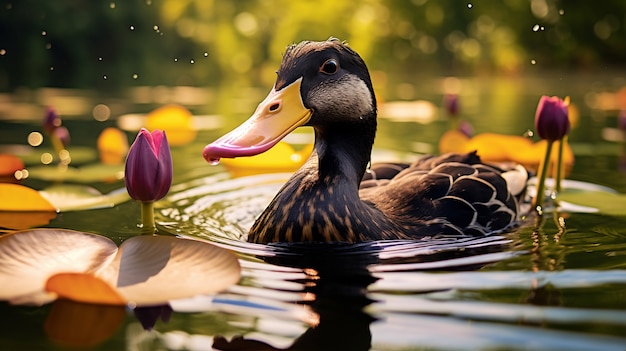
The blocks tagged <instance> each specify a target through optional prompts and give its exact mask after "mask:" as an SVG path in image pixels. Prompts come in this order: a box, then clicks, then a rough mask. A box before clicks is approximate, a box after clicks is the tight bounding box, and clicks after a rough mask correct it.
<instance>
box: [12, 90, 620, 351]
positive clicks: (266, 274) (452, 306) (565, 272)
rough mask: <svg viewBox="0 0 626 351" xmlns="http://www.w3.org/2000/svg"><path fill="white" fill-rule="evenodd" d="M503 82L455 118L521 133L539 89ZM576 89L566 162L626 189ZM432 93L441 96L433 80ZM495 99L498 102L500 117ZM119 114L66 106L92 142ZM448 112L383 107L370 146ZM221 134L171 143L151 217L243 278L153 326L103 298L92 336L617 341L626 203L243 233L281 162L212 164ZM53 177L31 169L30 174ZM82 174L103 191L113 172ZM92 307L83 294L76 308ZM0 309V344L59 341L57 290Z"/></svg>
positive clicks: (134, 342) (400, 154)
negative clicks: (461, 231) (382, 236)
mask: <svg viewBox="0 0 626 351" xmlns="http://www.w3.org/2000/svg"><path fill="white" fill-rule="evenodd" d="M580 79H581V80H582V78H580ZM597 79H598V81H603V80H602V79H604V78H597ZM572 81H577V80H576V79H574V78H571V79H570V82H568V83H571V82H572ZM527 83H528V82H527ZM467 84H471V86H474V87H478V86H483V89H484V86H485V85H488V84H486V83H484V82H478V81H471V82H469V83H467ZM546 84H548V85H549V84H550V83H549V82H548V83H546ZM503 85H504V86H506V87H507V88H511V85H509V84H507V83H506V82H505V83H502V82H500V83H498V84H494V85H492V87H494V89H495V90H489V89H487V90H481V89H478V90H472V92H471V93H470V94H468V95H467V96H465V100H461V102H462V106H464V107H465V108H466V110H464V111H465V114H464V118H467V119H469V120H470V121H471V122H472V123H473V124H474V126H475V129H477V130H479V131H485V130H491V127H492V128H493V129H495V130H494V131H497V132H507V133H511V134H518V135H521V134H522V133H524V132H525V131H526V130H527V129H528V128H532V114H533V112H534V107H535V104H536V101H537V100H538V97H537V96H535V95H534V93H533V92H530V90H532V89H531V88H530V86H533V85H532V84H530V83H529V84H521V86H522V88H520V89H522V90H521V91H517V92H516V93H514V94H512V95H511V96H513V97H511V98H510V99H498V101H501V103H502V104H504V105H502V104H498V103H496V102H492V103H491V104H489V105H483V104H482V103H481V102H483V101H485V99H486V97H487V96H489V94H495V91H496V90H497V91H499V90H498V89H499V88H501V87H502V86H503ZM570 85H571V84H570ZM573 85H576V84H573ZM541 86H546V85H545V84H544V85H541ZM568 86H569V85H568ZM596 86H597V85H596ZM584 93H589V92H588V91H585V92H584ZM584 93H580V94H579V95H577V96H573V101H576V102H578V104H579V106H580V108H581V117H580V120H579V126H578V127H577V128H576V129H574V131H573V134H572V143H573V148H574V149H575V150H576V151H577V154H578V157H577V158H576V163H575V165H574V167H573V169H572V173H571V174H570V176H569V178H571V179H576V180H579V181H583V182H589V183H595V184H600V185H604V186H609V187H611V188H614V189H616V190H617V191H619V192H621V193H624V192H626V177H624V176H623V174H622V173H621V172H620V171H619V170H618V165H619V163H620V158H619V156H618V150H619V148H618V145H617V144H615V143H612V142H608V141H606V140H604V139H602V137H601V136H600V135H601V131H602V129H603V128H606V127H611V126H613V125H614V120H613V117H612V116H613V114H612V112H610V111H608V112H607V111H604V110H598V109H592V108H591V107H588V106H587V105H586V103H585V102H584V101H586V100H585V98H584ZM595 93H597V92H595ZM589 94H591V93H589ZM572 95H573V94H572ZM589 99H591V98H590V97H587V100H589ZM431 100H432V101H434V102H437V101H439V100H438V97H436V96H434V95H433V96H431ZM249 110H250V111H253V106H251V108H250V109H249ZM503 111H509V115H507V118H504V117H502V112H503ZM487 116H495V117H493V118H491V119H489V118H487ZM511 116H514V117H511ZM242 117H243V116H242ZM35 118H39V117H33V119H31V120H26V121H16V120H1V121H0V128H1V132H0V133H2V140H1V141H0V142H2V143H3V144H19V143H22V144H25V143H26V138H27V136H28V134H29V133H30V132H31V131H33V130H38V128H39V126H38V121H37V120H36V119H35ZM529 120H530V121H529ZM114 122H115V118H112V119H111V120H109V121H107V122H105V123H100V122H94V121H93V120H90V119H89V118H87V117H86V116H77V117H75V118H69V119H67V120H64V125H65V126H67V127H68V129H69V130H70V132H72V137H73V142H74V143H76V144H77V145H79V146H87V147H89V148H94V147H95V136H96V135H97V133H98V132H99V131H100V130H101V129H102V128H103V127H104V126H105V125H106V126H109V125H113V124H114ZM446 125H447V123H446V121H445V120H442V119H439V120H436V121H435V122H433V123H430V124H427V125H420V124H417V123H411V122H393V121H389V120H384V119H381V121H380V125H379V138H378V139H377V150H376V154H375V158H387V157H392V158H402V159H405V158H411V157H413V155H412V154H411V152H412V151H416V150H415V148H420V150H421V149H423V148H425V147H426V148H428V147H430V148H431V149H434V145H435V142H436V140H437V137H438V135H440V134H441V132H442V131H443V130H445V128H446ZM230 127H232V126H225V127H224V128H223V129H225V130H228V129H230ZM78 131H80V132H78ZM220 134H221V131H215V130H213V131H202V132H201V133H200V134H199V136H198V138H197V139H196V140H195V141H194V142H193V143H192V144H190V145H186V146H182V147H175V148H173V159H174V163H175V182H174V183H175V184H174V186H173V187H172V189H171V192H170V194H169V195H168V197H167V198H166V199H165V200H164V201H161V202H159V203H158V204H157V221H158V224H159V225H158V226H159V229H160V230H161V231H162V232H169V233H174V234H178V235H182V236H189V237H193V238H200V239H203V240H209V241H211V242H213V243H215V244H216V245H219V246H222V247H225V248H228V249H230V250H232V251H234V252H235V253H237V255H238V256H239V258H240V262H241V265H242V268H243V272H242V280H241V282H240V283H239V284H238V285H236V286H234V287H232V288H230V289H229V290H227V291H225V292H223V293H220V294H217V295H215V296H202V297H196V298H193V299H189V300H181V301H173V302H171V304H170V308H171V310H172V312H171V315H170V316H169V319H168V318H167V315H168V313H169V312H167V311H168V309H167V308H162V309H159V310H158V311H156V312H155V313H157V315H162V316H163V317H164V319H165V320H161V319H158V320H156V324H155V326H154V329H153V330H152V331H146V330H144V328H143V327H142V326H141V324H140V323H139V321H138V319H137V318H136V316H135V315H134V314H133V312H132V311H130V310H126V311H123V313H122V317H121V319H120V320H115V321H116V322H115V323H117V324H112V323H111V324H112V325H111V326H109V322H110V321H112V320H114V318H113V317H111V319H107V318H105V317H104V316H117V315H116V313H117V312H116V311H98V313H101V316H102V317H101V318H100V321H99V326H98V330H100V331H107V330H108V329H107V328H109V329H110V331H109V334H108V335H106V337H105V338H104V339H103V340H101V342H100V343H98V344H97V345H95V346H93V347H91V349H96V350H120V349H127V350H163V349H168V350H183V349H186V350H211V349H212V345H214V343H215V346H216V348H219V349H223V350H227V349H236V350H250V349H254V348H252V346H251V345H253V346H255V347H257V348H256V349H289V350H324V349H326V350H370V349H371V350H424V349H436V350H467V349H473V350H480V349H490V350H492V349H519V350H590V349H593V350H624V349H626V337H625V336H624V334H623V330H624V329H625V328H626V225H625V224H626V218H624V217H622V216H608V215H603V214H594V213H577V212H575V213H569V212H563V213H554V212H549V214H548V215H546V216H545V218H544V219H543V221H540V222H538V221H537V220H536V218H533V217H530V218H528V219H527V220H526V221H525V222H524V223H523V224H522V225H521V226H520V227H519V228H517V229H516V230H514V231H512V232H511V233H504V234H498V235H493V236H490V237H487V238H476V239H466V240H446V239H440V240H432V241H386V242H370V243H363V244H358V245H328V244H319V245H302V244H272V245H256V244H250V243H247V242H245V237H246V233H247V230H248V228H249V227H250V225H251V224H252V222H253V221H254V218H255V216H256V215H258V214H259V213H260V212H261V211H262V210H263V208H264V207H265V206H266V204H267V203H268V202H269V201H270V200H271V198H272V197H273V195H274V194H275V193H276V192H277V191H278V189H279V188H280V186H281V185H282V183H283V182H284V181H286V180H287V179H288V177H289V174H287V173H281V174H266V175H255V176H249V177H241V178H232V177H231V176H230V175H229V174H228V173H226V172H225V171H224V168H222V166H210V165H209V164H207V163H206V161H205V160H204V159H202V156H201V151H202V148H203V146H204V145H205V144H206V143H208V142H210V141H212V140H214V139H215V138H216V137H218V136H219V135H220ZM128 135H129V137H132V133H129V134H128ZM417 142H420V144H416V143H417ZM407 145H408V146H407ZM72 158H73V160H78V159H79V157H78V156H72ZM73 162H74V161H73ZM76 162H78V165H79V166H80V165H84V164H88V163H89V162H91V161H83V162H81V161H76ZM51 183H52V182H51V181H45V180H41V179H35V178H31V179H28V180H27V181H26V184H28V185H29V186H32V187H35V188H44V187H46V186H48V185H50V184H51ZM90 185H92V186H94V187H95V188H97V189H98V190H100V191H101V192H104V193H106V192H109V191H112V190H115V189H119V188H120V187H122V186H123V183H122V182H119V181H117V182H104V181H103V182H93V183H91V184H90ZM138 220H139V205H138V204H136V203H134V202H126V203H123V204H120V205H118V206H115V207H112V208H103V209H98V210H90V211H80V212H65V213H61V214H59V216H57V217H56V218H55V219H54V220H53V221H52V222H51V223H50V224H49V225H48V226H49V227H63V228H70V229H76V230H81V231H88V232H95V233H99V234H102V235H106V236H108V237H110V238H112V239H113V240H114V241H116V242H117V243H121V242H123V241H124V240H125V239H126V238H128V237H130V236H132V235H135V234H136V233H137V232H138V228H137V224H138ZM563 223H564V224H565V228H566V229H565V230H564V229H563V228H562V224H563ZM174 283H175V282H174ZM207 283H208V284H210V282H207ZM87 309H88V307H85V306H82V307H81V311H83V312H81V313H85V314H86V313H87ZM0 311H1V312H0V315H1V316H2V317H3V318H1V319H0V320H1V322H0V349H3V350H4V349H7V350H32V349H63V347H60V346H57V345H56V343H55V342H54V341H51V340H50V338H49V336H48V335H49V324H50V323H52V322H49V321H50V320H53V321H55V319H53V318H52V317H54V316H55V313H56V311H57V306H56V305H48V306H44V307H40V308H38V307H24V306H21V307H14V306H9V305H7V304H4V303H2V304H0ZM164 311H165V312H164ZM118 312H119V311H118ZM84 318H86V317H84ZM85 320H87V319H85ZM47 321H48V322H47ZM56 323H62V322H56ZM47 326H48V327H47ZM238 335H239V336H243V339H242V338H238V337H237V336H238ZM260 345H271V346H272V347H273V348H268V347H266V348H259V347H260Z"/></svg>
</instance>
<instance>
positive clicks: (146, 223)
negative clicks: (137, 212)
mask: <svg viewBox="0 0 626 351" xmlns="http://www.w3.org/2000/svg"><path fill="white" fill-rule="evenodd" d="M155 233H156V225H155V224H154V202H142V203H141V234H142V235H153V234H155Z"/></svg>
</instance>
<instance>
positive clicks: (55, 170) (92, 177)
mask: <svg viewBox="0 0 626 351" xmlns="http://www.w3.org/2000/svg"><path fill="white" fill-rule="evenodd" d="M28 172H29V177H31V178H36V179H41V180H47V181H51V182H63V181H72V182H76V183H93V182H114V181H119V180H122V179H124V165H123V164H104V163H96V164H90V165H85V166H81V167H79V168H77V167H59V166H57V165H47V166H35V167H29V168H28Z"/></svg>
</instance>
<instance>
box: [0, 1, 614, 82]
mask: <svg viewBox="0 0 626 351" xmlns="http://www.w3.org/2000/svg"><path fill="white" fill-rule="evenodd" d="M625 13H626V2H625V1H623V0H603V1H601V2H591V1H555V0H503V1H491V0H477V1H469V0H468V1H457V0H388V1H383V0H361V1H341V0H315V1H314V0H302V1H293V0H237V1H235V0H232V1H223V0H222V1H219V0H126V1H119V0H117V1H116V0H106V1H103V0H89V1H87V0H55V1H39V0H13V1H9V0H2V1H0V91H13V90H15V89H16V88H18V87H29V88H36V87H42V86H53V87H70V88H88V89H95V90H103V91H107V92H115V91H116V90H120V89H122V88H124V87H128V86H134V85H167V86H174V85H191V86H218V85H221V84H224V83H227V82H229V83H237V84H238V83H241V82H244V83H245V84H250V85H263V86H271V84H272V83H273V80H274V72H275V70H276V68H277V66H278V63H279V62H280V59H281V54H282V53H283V51H284V48H285V47H286V46H287V45H288V44H291V43H293V42H298V41H301V40H323V39H327V38H328V37H330V36H335V37H338V38H340V39H343V40H346V41H348V43H349V44H350V45H351V46H352V47H353V48H355V49H356V50H357V51H358V52H360V53H361V55H362V56H363V57H364V58H365V60H366V61H367V62H368V64H369V66H370V68H373V69H375V70H378V71H384V72H386V73H387V75H388V76H389V77H390V78H394V77H407V76H410V77H413V78H415V77H419V76H420V75H466V74H509V75H510V74H522V73H525V72H527V71H529V70H533V71H547V70H575V69H576V70H578V69H584V70H593V69H604V68H606V67H612V68H615V67H616V66H618V67H619V66H623V65H624V63H626V16H625V15H624V14H625Z"/></svg>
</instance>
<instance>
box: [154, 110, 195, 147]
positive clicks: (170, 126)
mask: <svg viewBox="0 0 626 351" xmlns="http://www.w3.org/2000/svg"><path fill="white" fill-rule="evenodd" d="M145 123H146V125H145V128H146V129H148V130H149V131H153V130H155V129H162V130H165V132H166V133H167V141H168V143H169V144H170V145H171V146H179V145H185V144H189V143H190V142H192V141H193V140H194V139H195V138H196V134H197V131H196V128H195V126H194V125H193V119H192V115H191V112H189V110H187V109H186V108H184V107H182V106H180V105H175V104H172V105H165V106H162V107H159V108H157V109H155V110H154V111H152V112H150V113H149V114H148V115H147V116H146V122H145Z"/></svg>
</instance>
